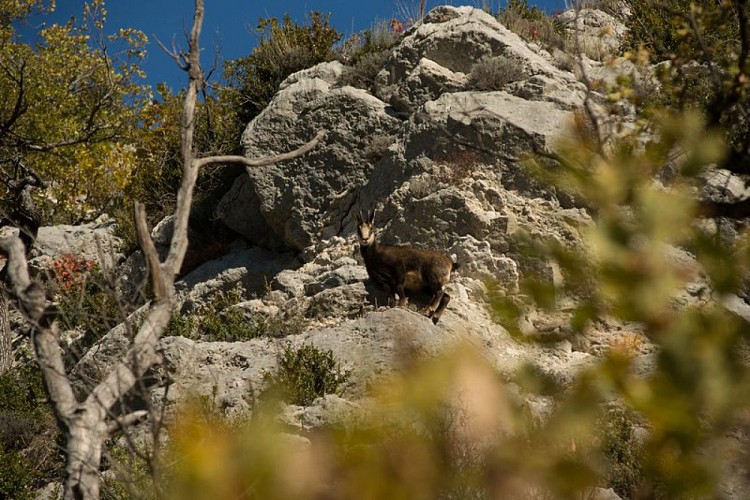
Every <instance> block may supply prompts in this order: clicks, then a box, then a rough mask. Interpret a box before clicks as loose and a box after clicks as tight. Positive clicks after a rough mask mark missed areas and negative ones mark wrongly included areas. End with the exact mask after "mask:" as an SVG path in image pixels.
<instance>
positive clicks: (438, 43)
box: [375, 6, 583, 110]
mask: <svg viewBox="0 0 750 500" xmlns="http://www.w3.org/2000/svg"><path fill="white" fill-rule="evenodd" d="M500 55H502V56H505V57H506V58H508V59H510V60H512V61H516V62H518V63H519V64H520V66H521V67H522V68H523V71H524V74H525V75H526V77H527V78H533V77H542V78H546V79H548V81H550V82H551V81H557V82H559V83H560V84H561V87H562V88H564V89H565V93H566V94H567V95H568V96H569V95H571V94H578V97H579V99H582V98H583V94H582V93H580V92H579V91H580V84H579V83H578V82H577V81H576V80H575V78H574V77H573V75H571V74H569V73H565V72H563V71H561V70H559V69H558V68H556V67H555V66H553V65H552V64H551V63H550V62H549V61H548V60H547V59H545V58H544V57H542V56H541V55H540V54H538V53H537V52H535V51H534V50H532V49H531V48H529V46H528V44H527V43H526V42H524V41H523V40H522V39H521V38H520V37H519V36H518V35H516V34H515V33H513V32H511V31H510V30H508V29H507V28H506V27H505V26H503V25H502V24H500V22H498V20H497V19H495V18H494V17H493V16H491V15H489V14H487V13H486V12H484V11H482V10H481V9H475V8H472V7H451V6H442V7H437V8H435V9H433V10H432V11H430V13H429V14H427V15H426V16H425V17H424V19H423V20H422V21H421V22H419V23H417V25H416V26H415V27H414V28H412V29H411V30H409V32H408V33H407V34H406V36H405V37H404V39H403V40H402V41H401V43H400V44H399V45H398V47H397V48H396V50H394V52H393V54H392V55H391V56H390V57H389V59H388V60H387V62H386V64H385V67H384V68H383V70H382V71H381V72H380V74H378V77H377V80H376V82H375V95H377V96H378V97H380V98H381V99H382V100H384V101H386V102H390V103H391V104H394V103H398V104H400V105H401V107H402V108H403V109H411V110H416V109H417V108H418V107H419V106H421V105H422V104H424V103H425V102H427V101H431V100H435V99H438V98H439V97H440V96H441V95H444V94H446V93H451V92H457V91H461V90H467V83H468V81H467V75H468V74H469V73H470V72H471V70H472V68H473V66H474V65H475V64H476V63H477V62H479V61H481V60H483V59H488V58H491V57H496V56H500ZM516 87H519V86H516ZM548 95H549V94H547V93H546V92H541V93H539V94H537V95H535V98H537V97H538V98H539V99H540V100H546V99H547V97H548ZM581 102H582V100H579V101H578V105H580V103H581ZM394 106H395V104H394Z"/></svg>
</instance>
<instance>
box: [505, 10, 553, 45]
mask: <svg viewBox="0 0 750 500" xmlns="http://www.w3.org/2000/svg"><path fill="white" fill-rule="evenodd" d="M498 19H499V21H500V22H501V23H502V24H503V25H504V26H505V27H506V28H508V29H509V30H511V31H512V32H513V33H516V34H517V35H519V36H520V37H521V38H523V39H524V40H526V41H528V42H534V43H538V44H540V45H541V46H542V47H545V48H552V47H557V48H559V49H563V48H564V47H565V30H564V29H563V27H562V26H561V25H560V24H558V23H556V22H555V21H554V20H553V19H552V18H550V17H549V16H548V15H547V14H545V13H544V11H543V10H542V9H540V8H539V7H537V6H536V5H532V6H531V7H529V2H528V0H508V3H507V5H506V6H505V9H503V10H502V12H500V14H499V15H498Z"/></svg>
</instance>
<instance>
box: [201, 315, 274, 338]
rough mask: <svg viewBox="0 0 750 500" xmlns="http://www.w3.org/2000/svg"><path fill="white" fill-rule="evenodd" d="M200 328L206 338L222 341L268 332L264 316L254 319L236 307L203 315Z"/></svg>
mask: <svg viewBox="0 0 750 500" xmlns="http://www.w3.org/2000/svg"><path fill="white" fill-rule="evenodd" d="M199 328H200V332H201V334H202V335H203V336H204V337H205V338H206V339H209V340H215V341H220V342H240V341H243V340H250V339H254V338H257V337H262V336H264V335H266V333H267V326H266V320H265V319H264V318H258V319H256V320H255V321H252V320H250V319H249V318H247V317H246V315H245V313H244V312H243V311H242V310H240V309H236V308H229V309H226V310H224V311H222V312H213V313H209V314H207V315H205V316H203V317H202V318H201V321H200V327H199Z"/></svg>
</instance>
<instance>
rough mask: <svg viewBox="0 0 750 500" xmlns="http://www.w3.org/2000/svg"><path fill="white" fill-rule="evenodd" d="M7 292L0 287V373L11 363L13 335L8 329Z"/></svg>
mask: <svg viewBox="0 0 750 500" xmlns="http://www.w3.org/2000/svg"><path fill="white" fill-rule="evenodd" d="M9 314H10V310H9V309H8V294H7V293H6V292H5V289H4V288H2V287H0V375H2V374H3V373H5V372H6V371H7V370H8V369H10V367H11V366H12V365H13V345H12V344H11V342H12V340H13V337H12V332H11V331H10V317H9Z"/></svg>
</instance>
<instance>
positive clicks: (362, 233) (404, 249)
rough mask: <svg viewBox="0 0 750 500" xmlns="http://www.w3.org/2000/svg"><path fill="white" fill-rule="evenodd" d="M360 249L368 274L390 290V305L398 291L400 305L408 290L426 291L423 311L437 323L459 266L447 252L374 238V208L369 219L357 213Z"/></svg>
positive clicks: (382, 286)
mask: <svg viewBox="0 0 750 500" xmlns="http://www.w3.org/2000/svg"><path fill="white" fill-rule="evenodd" d="M355 219H356V221H357V233H358V235H359V251H360V252H361V253H362V257H363V258H364V259H365V267H366V268H367V274H368V275H369V276H370V278H372V280H373V281H374V282H375V283H376V284H377V285H378V286H379V287H381V288H383V289H385V291H386V293H387V294H388V301H389V305H391V304H392V303H393V302H395V300H396V295H397V294H398V305H399V307H405V306H406V303H407V298H406V292H407V291H409V292H421V291H424V292H427V293H429V294H431V295H432V300H431V302H430V303H429V304H428V305H427V307H425V308H424V309H422V310H421V311H420V312H421V313H423V314H425V315H426V316H427V317H428V318H432V322H433V323H435V324H437V322H438V321H439V320H440V316H441V315H442V314H443V311H444V310H445V308H446V306H447V305H448V302H450V300H451V297H450V295H448V294H447V293H446V292H445V290H443V287H444V286H445V285H446V284H448V281H449V280H450V278H451V272H452V271H454V270H455V269H457V268H458V264H457V263H455V262H453V261H452V260H451V259H450V258H449V257H448V256H447V255H445V254H444V253H442V252H438V251H436V250H425V249H421V248H414V247H409V246H400V245H383V244H381V243H378V242H377V240H376V239H375V211H374V210H373V211H371V212H370V213H369V214H368V216H367V219H366V220H363V219H362V215H361V214H356V215H355Z"/></svg>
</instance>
